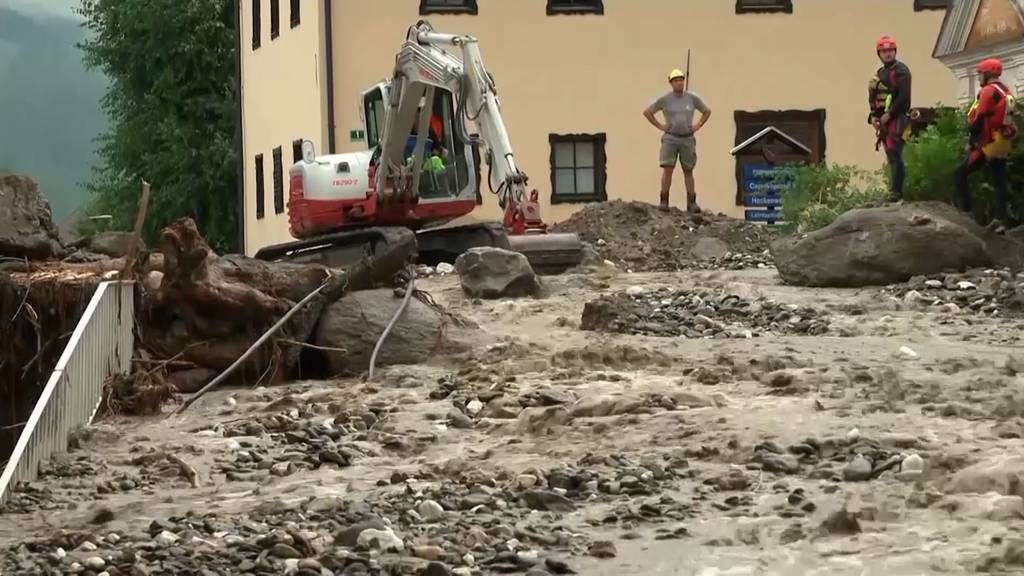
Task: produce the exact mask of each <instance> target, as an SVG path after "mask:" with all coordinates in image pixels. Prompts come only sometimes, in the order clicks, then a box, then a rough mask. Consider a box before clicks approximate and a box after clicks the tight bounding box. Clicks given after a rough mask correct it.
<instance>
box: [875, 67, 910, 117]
mask: <svg viewBox="0 0 1024 576" xmlns="http://www.w3.org/2000/svg"><path fill="white" fill-rule="evenodd" d="M878 80H879V81H880V82H882V83H883V84H885V86H886V87H887V88H888V89H889V92H890V93H892V105H891V106H890V107H889V116H890V117H891V118H892V119H893V120H897V121H898V120H899V119H900V118H903V117H904V116H906V115H907V114H909V113H910V68H907V65H906V64H904V63H903V62H900V61H898V60H894V61H893V63H892V64H887V65H885V66H882V67H881V68H879V69H878Z"/></svg>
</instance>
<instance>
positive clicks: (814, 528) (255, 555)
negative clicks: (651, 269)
mask: <svg viewBox="0 0 1024 576" xmlns="http://www.w3.org/2000/svg"><path fill="white" fill-rule="evenodd" d="M977 274H978V275H981V276H984V275H985V272H984V271H978V272H977ZM981 276H976V277H977V278H980V277H981ZM1004 280H1007V279H1005V278H1004ZM958 281H959V280H958ZM545 283H546V293H547V294H548V295H547V296H546V297H544V298H536V299H523V300H496V301H481V300H473V299H470V298H468V297H466V296H464V295H463V293H462V291H461V289H460V287H459V284H458V278H457V277H455V275H447V276H434V277H430V278H424V279H422V280H420V281H418V282H417V285H418V287H419V288H421V289H423V290H427V291H429V292H430V293H431V294H432V295H433V297H434V299H435V300H436V301H437V302H438V303H439V304H441V305H443V306H445V307H447V308H448V309H449V310H451V311H453V312H455V313H457V314H459V315H460V316H462V317H465V318H466V319H467V320H468V321H470V322H473V323H474V324H475V325H476V326H478V327H479V330H480V332H479V333H480V337H479V338H478V339H477V340H476V341H475V342H474V346H473V349H472V350H469V351H467V352H464V353H461V354H458V355H449V356H445V357H440V358H435V359H433V360H432V361H430V362H428V363H425V364H420V365H407V366H392V367H387V368H378V372H377V374H378V376H377V378H376V380H375V381H373V382H367V381H365V380H364V379H363V378H362V377H355V378H349V379H342V380H331V381H304V382H296V383H292V384H288V385H286V386H280V387H274V388H262V387H261V388H255V389H231V390H221V391H215V392H213V393H211V394H209V395H208V396H206V397H204V398H203V399H202V400H201V401H200V402H198V403H197V404H196V405H195V406H193V407H192V408H191V409H190V410H189V411H187V412H186V413H185V414H183V415H182V416H180V417H174V418H170V419H164V418H163V417H139V418H131V419H128V418H124V417H117V418H115V419H108V420H105V421H103V422H101V423H99V424H98V425H97V426H94V427H93V429H91V431H90V432H89V433H88V434H85V435H82V436H81V437H79V438H78V439H76V442H75V446H76V448H75V449H74V450H73V451H72V452H71V453H70V454H69V455H68V456H67V457H66V458H63V459H61V460H60V461H58V462H54V463H52V464H47V466H48V467H47V468H46V475H45V476H44V477H42V478H41V479H40V480H39V481H38V482H35V483H33V485H32V486H31V487H28V488H22V490H21V491H20V492H19V493H18V494H16V495H15V499H14V500H13V501H12V502H10V503H9V504H8V505H7V507H6V509H5V512H4V513H3V514H0V547H2V549H3V552H0V571H2V572H3V573H4V574H7V573H26V574H28V573H33V574H50V573H53V574H63V573H67V572H73V571H74V570H77V569H81V571H80V572H79V573H88V572H86V570H87V569H88V570H91V571H92V573H94V574H99V573H100V572H102V571H104V570H106V571H107V572H108V574H118V573H119V574H131V573H133V571H134V573H143V574H158V573H206V574H210V573H212V574H229V573H239V572H247V573H256V574H281V573H293V574H335V575H340V574H428V575H432V574H438V575H443V574H463V575H464V574H498V573H520V574H531V575H534V576H538V575H541V574H567V573H569V574H571V573H576V574H587V575H596V576H603V575H609V576H611V575H621V574H637V575H639V574H645V575H651V574H673V575H675V574H693V575H702V576H710V575H712V574H777V575H792V574H823V575H824V574H829V575H847V574H849V575H862V574H875V573H877V574H892V575H907V576H909V575H919V574H965V573H974V572H977V571H986V572H987V573H994V574H1013V573H1019V571H1020V570H1021V569H1022V568H1024V543H1022V542H1021V539H1020V538H1019V536H1017V534H1019V531H1020V529H1021V528H1022V527H1024V499H1022V496H1024V494H1022V493H1021V490H1020V486H1021V485H1024V484H1022V483H1021V481H1022V480H1024V464H1022V460H1021V459H1020V457H1019V456H1018V455H1019V453H1020V451H1021V449H1022V447H1024V353H1022V350H1021V348H1020V344H1019V341H1016V340H1014V338H1015V336H1014V335H1015V334H1018V333H1019V331H1020V328H1021V324H1020V320H1019V319H1018V318H1016V317H1014V316H1013V315H1012V314H1008V313H999V314H991V313H985V311H984V309H983V308H982V309H978V310H974V309H972V308H971V307H970V305H967V306H964V307H961V308H960V310H959V311H956V312H953V311H951V310H948V309H943V307H942V306H941V305H939V306H933V305H931V304H929V305H925V306H916V305H915V306H908V305H907V303H906V302H905V300H904V298H903V297H901V296H897V295H898V294H903V295H905V294H906V292H907V291H909V290H910V289H911V288H910V286H909V285H907V286H892V287H886V288H865V289H845V290H838V289H806V288H794V287H789V286H784V285H782V284H781V283H780V282H779V280H778V278H777V275H776V274H775V272H774V271H773V270H771V269H764V270H757V269H754V270H742V271H715V272H711V271H706V272H705V271H690V272H677V273H636V274H628V273H618V274H612V273H609V274H606V275H604V276H601V277H599V278H597V277H593V276H578V275H564V276H557V277H550V278H546V279H545ZM977 283H978V285H979V286H980V285H981V284H982V283H981V282H980V281H979V282H977ZM636 286H642V287H643V293H642V294H640V295H637V296H636V297H633V296H628V295H627V294H628V292H629V291H630V290H631V288H632V287H636ZM936 290H939V289H938V288H936ZM942 290H946V288H943V289H942ZM632 291H633V292H636V290H635V289H634V290H632ZM949 292H950V294H956V293H958V292H957V291H953V290H950V291H949ZM667 294H674V295H675V296H674V297H673V299H672V302H675V301H676V300H677V299H679V298H680V297H682V302H684V303H686V302H689V299H690V298H692V297H693V296H695V295H696V296H700V297H701V298H702V300H703V301H704V302H705V304H706V303H708V302H712V303H713V304H712V305H710V306H709V307H710V308H712V309H713V310H712V314H711V315H709V316H708V317H709V318H711V319H714V320H715V321H718V322H723V324H726V323H727V320H728V321H730V322H731V321H732V320H735V319H736V318H739V319H740V322H739V324H740V326H739V327H735V326H730V327H729V329H730V330H740V331H742V330H751V331H753V330H754V329H758V330H761V331H762V333H759V335H758V336H756V337H750V338H747V337H741V338H724V337H705V335H704V334H703V332H702V333H701V334H700V335H699V336H700V337H679V336H673V335H666V334H659V335H651V334H649V333H643V332H644V331H640V332H641V333H632V331H626V332H628V333H621V332H617V331H612V332H607V331H594V330H585V329H582V328H583V326H582V325H583V324H584V323H585V322H584V318H583V316H584V309H585V306H586V305H587V303H588V302H593V301H601V300H602V299H611V300H612V301H615V299H617V298H621V297H627V298H628V299H629V301H630V302H631V303H632V305H638V306H641V307H642V308H643V309H644V310H647V306H648V302H652V301H653V302H656V303H659V305H660V302H661V301H662V300H666V299H668V298H667V297H662V296H664V295H667ZM623 295H626V296H623ZM936 297H938V298H941V299H943V300H944V301H949V300H947V299H949V298H951V296H950V295H947V294H943V295H941V296H940V295H939V293H936ZM765 302H775V303H777V304H778V305H779V308H778V310H777V313H778V314H782V313H785V314H788V315H790V316H787V317H784V318H779V319H777V320H772V322H775V323H776V324H777V325H776V326H775V327H772V326H771V325H770V324H771V323H769V325H768V326H767V327H762V328H758V327H757V326H755V324H756V323H757V321H756V318H758V316H757V314H751V313H750V307H751V306H753V305H754V304H755V303H761V304H762V306H763V304H764V303H765ZM1003 302H1005V301H1003ZM687 306H688V304H687V305H686V306H683V308H685V312H686V313H690V310H689V308H688V307H687ZM723 306H725V309H726V312H723ZM1002 306H1003V308H1001V310H1004V309H1006V310H1008V309H1010V308H1011V306H1010V305H1009V304H1004V305H1002ZM730 310H746V313H745V314H741V315H739V316H735V317H731V320H730V317H729V314H733V312H729V311H730ZM812 310H813V311H814V314H813V315H810V314H809V313H808V312H807V311H812ZM703 312H704V313H707V311H706V310H705V311H703ZM727 312H728V313H727ZM680 314H683V311H682V310H681V311H680ZM793 314H796V315H797V316H800V317H801V319H803V318H805V317H806V318H812V317H813V318H814V319H815V321H816V322H822V323H825V322H827V326H828V330H826V331H824V332H813V333H812V332H811V331H794V330H790V329H783V328H780V327H785V326H792V325H795V324H798V322H796V323H794V322H791V320H790V318H792V315H793ZM694 317H696V315H694ZM767 317H768V316H766V318H767ZM743 326H746V328H743ZM168 455H172V456H174V457H176V458H177V459H178V460H180V461H181V462H184V463H185V464H186V467H182V466H181V465H180V464H177V463H175V461H174V459H172V458H168ZM189 470H193V471H194V472H195V475H194V476H193V475H191V474H190V473H189ZM41 512H42V513H41ZM203 570H205V571H206V572H202V571H203Z"/></svg>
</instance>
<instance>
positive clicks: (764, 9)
mask: <svg viewBox="0 0 1024 576" xmlns="http://www.w3.org/2000/svg"><path fill="white" fill-rule="evenodd" d="M769 12H785V13H786V14H792V13H793V0H736V13H737V14H757V13H769Z"/></svg>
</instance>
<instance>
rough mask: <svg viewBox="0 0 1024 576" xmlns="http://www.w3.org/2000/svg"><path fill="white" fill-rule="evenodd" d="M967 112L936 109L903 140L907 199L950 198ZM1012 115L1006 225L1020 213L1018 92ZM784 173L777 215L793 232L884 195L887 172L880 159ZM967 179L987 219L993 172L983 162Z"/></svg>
mask: <svg viewBox="0 0 1024 576" xmlns="http://www.w3.org/2000/svg"><path fill="white" fill-rule="evenodd" d="M966 118H967V108H966V107H964V108H961V109H956V108H945V109H940V110H939V112H938V113H937V114H936V117H935V120H934V122H933V123H932V124H931V125H929V126H928V127H927V128H925V129H924V130H922V131H920V132H918V133H917V134H916V135H914V136H913V137H912V138H911V139H910V141H909V142H907V144H906V146H905V148H904V150H903V160H904V163H905V164H906V180H905V182H904V188H903V196H904V198H905V199H906V200H907V201H927V200H935V201H941V202H954V197H955V195H956V193H955V189H956V186H955V184H954V182H953V174H954V172H955V171H956V169H957V167H958V166H959V165H960V164H961V163H962V162H963V161H964V159H965V158H966V152H965V147H966V146H967V121H966ZM1016 119H1017V125H1018V128H1019V129H1020V132H1021V134H1022V137H1018V140H1017V142H1016V143H1015V145H1014V148H1013V151H1012V152H1011V155H1010V160H1009V166H1008V172H1009V188H1010V214H1011V222H1010V223H1009V224H1011V225H1012V224H1017V223H1020V222H1021V221H1022V219H1024V101H1022V100H1021V99H1019V98H1018V101H1017V112H1016ZM883 158H884V156H883ZM785 173H786V174H788V175H789V176H788V177H790V178H792V185H791V186H790V188H789V189H788V190H787V191H786V192H785V193H784V195H783V200H782V215H783V218H785V220H786V222H787V224H786V227H787V228H789V229H790V230H795V231H798V232H810V231H813V230H817V229H818V228H822V227H824V226H827V225H829V224H830V223H831V222H832V221H833V220H835V218H836V217H837V216H839V215H840V214H842V213H843V212H846V211H848V210H851V209H853V208H858V207H864V206H871V205H877V204H878V203H880V202H882V201H884V200H885V198H886V196H888V190H889V182H890V177H891V175H890V172H889V169H888V164H886V163H884V160H883V165H882V167H881V168H880V169H879V170H877V171H875V172H867V171H865V170H860V169H857V168H855V167H853V166H845V165H829V164H828V163H823V164H821V165H797V166H794V167H791V168H789V169H788V170H787V171H786V172H785ZM969 181H970V184H971V190H972V192H973V194H974V204H975V210H976V212H977V213H978V214H979V216H980V219H981V220H982V221H987V220H988V219H990V218H991V217H992V213H993V211H994V210H993V207H994V203H993V200H994V190H993V187H992V176H991V174H990V172H989V171H988V169H987V168H986V169H983V170H979V171H976V172H975V173H974V174H972V175H971V177H970V180H969Z"/></svg>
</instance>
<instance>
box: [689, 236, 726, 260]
mask: <svg viewBox="0 0 1024 576" xmlns="http://www.w3.org/2000/svg"><path fill="white" fill-rule="evenodd" d="M728 253H729V245H728V244H726V243H725V242H723V241H721V240H719V239H718V238H713V237H704V238H698V239H697V243H696V244H694V245H693V248H691V249H690V254H691V255H693V256H694V257H696V258H698V259H700V260H713V259H715V258H722V257H724V256H725V255H726V254H728Z"/></svg>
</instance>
